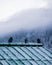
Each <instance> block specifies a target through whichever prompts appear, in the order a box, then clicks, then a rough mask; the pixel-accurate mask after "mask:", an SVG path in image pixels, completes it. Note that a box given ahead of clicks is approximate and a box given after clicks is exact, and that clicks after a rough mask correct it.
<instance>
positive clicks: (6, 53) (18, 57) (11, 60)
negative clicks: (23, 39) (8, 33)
mask: <svg viewBox="0 0 52 65" xmlns="http://www.w3.org/2000/svg"><path fill="white" fill-rule="evenodd" d="M0 65H52V53H51V52H50V51H49V50H47V49H46V48H44V47H32V46H30V47H27V46H24V47H20V46H15V47H14V46H11V47H7V46H5V47H0Z"/></svg>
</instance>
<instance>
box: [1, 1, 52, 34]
mask: <svg viewBox="0 0 52 65" xmlns="http://www.w3.org/2000/svg"><path fill="white" fill-rule="evenodd" d="M51 5H52V0H0V35H1V34H6V33H10V32H13V31H15V30H16V28H17V30H19V29H33V28H37V27H45V26H47V25H48V24H49V23H52V18H51V17H52V6H51ZM16 12H17V13H16ZM11 16H12V17H11ZM6 20H7V21H6Z"/></svg>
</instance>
